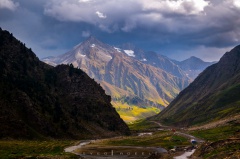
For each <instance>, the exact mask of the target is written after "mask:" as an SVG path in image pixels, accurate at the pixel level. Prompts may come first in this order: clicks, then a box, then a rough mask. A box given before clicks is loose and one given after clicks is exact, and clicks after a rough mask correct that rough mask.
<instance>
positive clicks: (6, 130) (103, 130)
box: [0, 29, 129, 139]
mask: <svg viewBox="0 0 240 159" xmlns="http://www.w3.org/2000/svg"><path fill="white" fill-rule="evenodd" d="M0 88H1V89H0V108H1V109H0V129H1V131H0V138H28V139H33V138H45V137H51V138H78V139H79V138H81V139H82V138H93V137H108V136H113V135H120V134H128V133H129V129H128V127H127V125H126V124H125V123H124V122H123V120H122V119H121V118H120V116H119V115H118V113H117V112H116V110H115V108H113V107H112V105H111V104H110V102H111V97H110V96H108V95H106V94H105V91H104V90H103V89H102V88H101V86H100V85H99V84H97V83H96V82H95V81H94V80H93V79H91V78H90V77H88V75H87V74H86V73H84V72H83V71H82V70H80V69H76V68H74V67H73V66H72V65H70V66H67V65H60V66H57V67H52V66H49V65H47V64H45V63H43V62H41V61H39V59H38V58H37V57H36V55H35V54H34V53H33V52H32V51H31V49H28V48H26V47H25V44H22V43H21V42H20V41H18V40H16V39H15V38H14V37H13V36H12V34H10V33H9V32H7V31H2V30H1V29H0Z"/></svg>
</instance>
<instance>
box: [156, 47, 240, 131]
mask: <svg viewBox="0 0 240 159" xmlns="http://www.w3.org/2000/svg"><path fill="white" fill-rule="evenodd" d="M237 113H240V45H239V46H237V47H235V48H234V49H232V50H231V51H230V52H227V53H226V54H225V55H224V56H223V57H222V58H221V59H220V61H219V62H218V63H216V64H214V65H212V66H210V67H208V68H207V69H206V70H205V71H204V72H202V73H201V74H200V75H199V76H198V77H197V78H196V79H195V80H194V82H192V83H191V84H190V85H189V86H188V87H187V88H186V89H184V90H183V91H182V92H181V93H180V94H179V95H178V96H177V98H176V99H175V100H174V101H173V102H171V104H170V105H169V106H168V107H167V108H166V109H165V110H163V111H162V112H161V113H160V114H158V115H157V116H155V117H153V118H151V119H153V120H159V121H161V122H162V123H165V124H176V125H181V126H189V125H195V124H199V123H207V122H209V121H213V120H219V119H222V118H225V117H229V116H232V115H234V114H237Z"/></svg>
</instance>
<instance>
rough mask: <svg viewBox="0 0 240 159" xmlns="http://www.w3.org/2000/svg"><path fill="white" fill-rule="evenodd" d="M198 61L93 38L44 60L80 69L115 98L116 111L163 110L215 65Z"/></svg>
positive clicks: (52, 63)
mask: <svg viewBox="0 0 240 159" xmlns="http://www.w3.org/2000/svg"><path fill="white" fill-rule="evenodd" d="M196 59H197V58H190V59H188V60H186V61H183V62H178V61H174V60H171V59H169V58H168V57H166V56H163V55H159V54H157V53H155V52H146V51H144V50H142V49H140V48H137V47H136V46H134V45H132V44H123V45H121V46H118V47H115V46H111V45H108V44H105V43H103V42H101V41H99V40H97V39H96V38H95V37H93V36H91V37H89V38H88V39H87V40H86V41H84V42H82V43H80V44H78V45H77V46H75V47H74V48H73V49H72V50H71V51H69V52H67V53H65V54H62V55H59V56H57V57H47V58H44V59H42V60H43V61H44V62H46V63H48V64H50V65H53V66H56V65H59V64H70V63H72V64H73V65H74V67H78V68H81V69H82V70H83V71H85V72H86V73H87V74H88V75H89V76H90V77H91V78H94V79H95V80H97V81H98V82H99V83H100V84H101V86H102V87H103V88H104V90H106V93H107V94H109V95H111V96H112V98H113V101H114V105H115V106H116V107H118V106H119V105H121V104H124V103H127V104H128V105H129V106H131V105H137V106H139V107H146V106H155V107H158V108H160V109H162V108H163V106H164V107H165V106H167V105H168V104H169V103H170V102H171V101H172V100H173V99H174V98H175V97H176V96H177V95H178V93H179V92H180V91H181V90H183V89H184V88H185V87H187V86H188V85H189V84H190V82H191V81H192V79H193V78H195V77H196V76H197V72H201V71H202V70H204V69H205V68H206V67H207V66H209V65H211V64H212V63H207V62H203V61H201V60H200V59H198V60H199V61H200V62H199V61H198V63H196V62H195V61H196ZM191 71H192V72H193V73H189V72H191ZM151 115H153V114H151Z"/></svg>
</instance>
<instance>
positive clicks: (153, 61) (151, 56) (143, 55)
mask: <svg viewBox="0 0 240 159" xmlns="http://www.w3.org/2000/svg"><path fill="white" fill-rule="evenodd" d="M120 49H121V50H123V51H125V50H128V51H132V52H134V58H135V59H137V60H138V61H141V62H143V63H145V64H149V65H152V66H154V67H157V68H160V69H162V70H164V71H166V72H168V73H170V74H172V75H174V76H177V77H179V78H185V79H186V78H187V76H186V74H185V72H184V71H183V70H181V68H180V67H179V66H178V65H177V64H175V63H174V62H173V60H171V59H169V58H168V57H166V56H163V55H160V54H157V53H156V52H153V51H144V50H142V49H140V48H137V47H136V46H134V45H133V44H129V43H127V44H123V45H121V46H120Z"/></svg>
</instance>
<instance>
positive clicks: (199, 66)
mask: <svg viewBox="0 0 240 159" xmlns="http://www.w3.org/2000/svg"><path fill="white" fill-rule="evenodd" d="M174 62H175V64H177V65H178V66H179V67H180V68H181V69H182V70H183V71H184V72H185V74H186V75H187V76H188V77H189V78H190V79H191V80H194V79H195V78H196V77H197V76H198V75H199V74H200V73H201V72H202V71H203V70H205V69H206V68H207V67H208V66H210V65H212V64H214V63H216V62H205V61H203V60H201V59H200V58H197V57H195V56H192V57H190V58H188V59H186V60H184V61H181V62H179V61H174Z"/></svg>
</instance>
